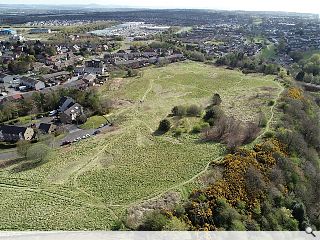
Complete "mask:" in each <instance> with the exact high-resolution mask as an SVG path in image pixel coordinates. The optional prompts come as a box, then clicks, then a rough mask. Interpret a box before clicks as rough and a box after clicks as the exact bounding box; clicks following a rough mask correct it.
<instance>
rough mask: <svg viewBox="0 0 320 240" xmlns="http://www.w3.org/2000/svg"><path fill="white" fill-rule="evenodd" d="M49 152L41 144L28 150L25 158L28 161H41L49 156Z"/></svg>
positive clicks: (46, 147)
mask: <svg viewBox="0 0 320 240" xmlns="http://www.w3.org/2000/svg"><path fill="white" fill-rule="evenodd" d="M49 151H50V148H49V147H48V146H47V145H45V144H43V143H38V144H34V145H32V146H31V147H30V148H29V149H28V151H27V158H28V159H29V160H39V161H43V160H44V159H45V158H46V156H47V155H48V154H49Z"/></svg>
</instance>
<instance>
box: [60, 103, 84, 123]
mask: <svg viewBox="0 0 320 240" xmlns="http://www.w3.org/2000/svg"><path fill="white" fill-rule="evenodd" d="M58 110H59V112H60V114H59V116H60V121H61V122H62V123H64V124H68V123H72V122H74V121H76V120H77V118H78V117H80V116H81V115H83V114H84V113H83V107H82V106H81V105H80V104H79V103H76V102H75V101H74V100H73V99H72V98H70V97H63V98H61V99H60V103H59V109H58Z"/></svg>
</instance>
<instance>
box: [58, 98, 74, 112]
mask: <svg viewBox="0 0 320 240" xmlns="http://www.w3.org/2000/svg"><path fill="white" fill-rule="evenodd" d="M74 103H75V101H74V100H73V99H72V98H71V97H65V96H64V97H62V98H61V99H60V101H59V104H58V105H59V109H58V111H59V112H64V111H65V110H67V109H68V108H69V107H71V106H72V105H73V104H74Z"/></svg>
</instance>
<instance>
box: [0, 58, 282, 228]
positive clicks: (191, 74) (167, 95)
mask: <svg viewBox="0 0 320 240" xmlns="http://www.w3.org/2000/svg"><path fill="white" fill-rule="evenodd" d="M273 78H274V77H273V76H262V75H258V74H257V75H254V74H250V75H244V74H242V73H241V72H240V71H232V70H226V69H224V68H216V67H213V66H209V65H205V64H201V63H194V62H184V63H176V64H171V65H168V66H166V67H163V68H155V67H150V68H146V69H145V70H144V74H143V76H142V77H136V78H125V79H123V80H122V82H121V84H120V85H119V86H120V87H119V88H116V89H115V90H110V88H109V86H108V84H106V85H104V86H103V87H101V88H100V91H101V94H102V95H104V96H105V97H106V98H109V99H113V100H114V101H127V102H128V104H125V105H122V106H118V107H117V108H116V109H115V110H114V111H113V112H112V113H111V114H110V115H108V118H111V119H115V120H117V119H121V121H116V122H117V123H118V126H117V128H116V130H114V131H112V132H110V133H107V134H101V135H100V136H99V135H98V136H97V137H93V138H90V139H86V140H83V141H81V142H79V143H76V144H72V145H71V146H69V147H65V148H60V149H57V150H56V151H54V152H52V153H51V154H50V156H49V157H48V161H47V162H46V163H45V164H43V165H41V166H39V167H37V168H35V169H31V170H29V171H25V172H20V173H12V172H10V169H12V168H13V167H15V166H11V167H9V168H7V169H2V170H0V183H6V184H8V185H10V186H11V185H13V186H22V189H20V188H15V187H13V188H12V189H11V190H10V192H8V190H7V188H5V187H1V184H0V194H1V195H3V196H4V199H6V201H2V202H1V203H0V210H2V211H1V212H2V215H3V216H2V218H3V221H2V222H0V226H3V229H15V228H17V227H18V228H19V229H63V230H65V229H95V228H96V229H109V228H110V224H112V221H114V220H115V219H116V218H117V216H116V215H118V216H121V215H122V214H123V213H124V212H125V210H126V209H127V208H128V207H130V206H132V205H135V204H138V203H139V202H141V201H143V200H145V199H148V198H151V197H154V196H159V195H161V194H162V193H164V192H166V191H167V190H168V189H171V190H172V189H177V190H179V191H181V192H182V193H183V195H187V193H188V192H189V191H190V189H191V188H192V186H195V185H196V184H193V183H192V182H189V181H188V180H190V179H192V178H193V177H194V176H195V175H197V174H198V173H200V172H201V171H203V170H204V169H205V168H206V166H207V164H208V162H210V161H213V160H215V159H217V158H218V157H219V156H222V155H223V152H224V147H223V146H221V145H220V144H211V143H199V142H198V135H195V134H187V133H183V134H182V136H181V137H179V138H176V137H174V136H173V135H174V133H173V131H170V132H168V133H167V134H165V135H162V136H155V135H154V134H153V133H154V131H155V130H156V129H157V127H158V124H159V121H160V120H161V119H163V118H166V117H167V116H168V114H169V113H170V112H171V109H172V107H174V106H175V105H190V104H197V105H200V106H202V107H205V106H206V105H207V104H208V103H209V100H210V98H211V96H212V95H213V94H214V93H219V94H220V95H221V98H222V101H223V102H222V108H223V109H224V111H225V112H226V113H227V114H228V115H229V116H234V117H236V118H238V119H241V120H242V121H252V120H254V119H255V118H256V117H257V114H258V112H259V111H260V110H262V111H264V112H265V113H266V115H267V117H270V115H271V113H270V107H269V106H268V102H269V101H270V100H271V99H274V98H275V97H276V95H277V93H278V92H279V86H278V84H277V83H276V82H275V81H274V80H273ZM110 81H116V80H110ZM109 84H112V82H110V83H109ZM171 120H172V119H171ZM99 121H100V118H99V117H93V118H90V119H89V121H88V124H87V125H88V127H89V126H90V123H93V122H99ZM199 122H201V120H200V119H197V118H186V119H185V122H183V123H182V125H183V127H184V128H185V129H186V130H187V131H186V132H188V131H190V130H191V129H192V125H193V124H198V123H199ZM184 183H187V185H186V186H183V185H184ZM30 188H32V189H31V190H32V191H30ZM22 190H23V191H24V192H25V194H23V193H22ZM51 193H53V194H54V195H53V196H52V195H50V194H51ZM22 195H23V196H22ZM11 199H12V204H8V203H7V202H8V201H10V200H11ZM19 199H21V201H19ZM4 209H6V211H4ZM64 209H66V210H64ZM112 210H114V211H112ZM25 211H26V212H25ZM33 212H34V213H33ZM13 213H14V214H13ZM114 213H116V215H115V214H114ZM20 215H22V216H23V217H20ZM0 221H1V220H0ZM63 223H65V224H63Z"/></svg>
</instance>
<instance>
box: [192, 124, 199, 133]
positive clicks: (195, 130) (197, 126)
mask: <svg viewBox="0 0 320 240" xmlns="http://www.w3.org/2000/svg"><path fill="white" fill-rule="evenodd" d="M191 132H192V133H200V132H201V126H199V125H195V126H193V128H192V131H191Z"/></svg>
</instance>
